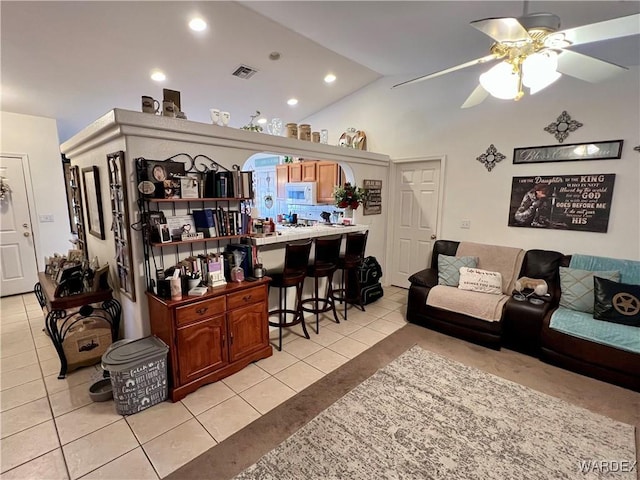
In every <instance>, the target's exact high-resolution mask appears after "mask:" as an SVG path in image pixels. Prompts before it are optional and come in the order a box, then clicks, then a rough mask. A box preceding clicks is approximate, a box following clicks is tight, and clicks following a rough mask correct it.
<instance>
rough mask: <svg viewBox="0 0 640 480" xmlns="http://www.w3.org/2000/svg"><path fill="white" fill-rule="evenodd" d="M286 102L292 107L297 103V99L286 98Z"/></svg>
mask: <svg viewBox="0 0 640 480" xmlns="http://www.w3.org/2000/svg"><path fill="white" fill-rule="evenodd" d="M287 104H289V105H291V106H292V107H293V106H294V105H297V104H298V99H297V98H290V99H289V100H287Z"/></svg>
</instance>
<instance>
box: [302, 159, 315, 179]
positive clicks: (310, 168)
mask: <svg viewBox="0 0 640 480" xmlns="http://www.w3.org/2000/svg"><path fill="white" fill-rule="evenodd" d="M316 164H317V162H304V163H301V164H300V165H302V181H303V182H315V181H316Z"/></svg>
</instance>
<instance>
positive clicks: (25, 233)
mask: <svg viewBox="0 0 640 480" xmlns="http://www.w3.org/2000/svg"><path fill="white" fill-rule="evenodd" d="M22 235H24V236H25V237H28V236H29V235H31V234H30V233H29V232H24V233H23V234H22Z"/></svg>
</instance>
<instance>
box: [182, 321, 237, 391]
mask: <svg viewBox="0 0 640 480" xmlns="http://www.w3.org/2000/svg"><path fill="white" fill-rule="evenodd" d="M225 330H226V329H225V319H224V315H219V316H217V317H213V318H209V319H206V320H203V321H201V322H198V323H192V324H191V325H189V326H186V327H183V328H179V329H178V331H177V342H178V364H179V367H178V368H179V370H180V383H181V384H183V385H184V384H185V383H188V382H190V381H192V380H196V379H198V378H200V377H202V376H203V375H206V374H208V373H210V372H213V371H214V370H217V369H219V368H221V367H223V366H225V365H226V364H228V363H229V357H228V355H227V347H226V345H225Z"/></svg>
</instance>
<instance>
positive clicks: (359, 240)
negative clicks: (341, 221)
mask: <svg viewBox="0 0 640 480" xmlns="http://www.w3.org/2000/svg"><path fill="white" fill-rule="evenodd" d="M368 236H369V232H368V231H366V232H356V233H347V241H346V244H345V251H344V256H345V258H364V251H365V249H366V248H367V237H368Z"/></svg>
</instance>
